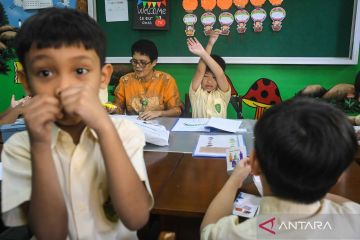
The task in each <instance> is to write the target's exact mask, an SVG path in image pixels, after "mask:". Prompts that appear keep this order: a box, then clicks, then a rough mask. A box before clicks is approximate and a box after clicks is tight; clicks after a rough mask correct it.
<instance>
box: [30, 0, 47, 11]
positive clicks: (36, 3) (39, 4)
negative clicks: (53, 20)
mask: <svg viewBox="0 0 360 240" xmlns="http://www.w3.org/2000/svg"><path fill="white" fill-rule="evenodd" d="M52 6H53V1H52V0H23V8H24V10H28V9H41V8H49V7H52Z"/></svg>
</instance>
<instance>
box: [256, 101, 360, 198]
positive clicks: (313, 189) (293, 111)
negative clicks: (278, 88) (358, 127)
mask: <svg viewBox="0 0 360 240" xmlns="http://www.w3.org/2000/svg"><path fill="white" fill-rule="evenodd" d="M254 137H255V141H254V146H255V153H256V156H257V159H258V161H259V165H260V168H261V171H262V173H263V174H264V176H265V178H266V180H267V182H268V184H269V187H270V189H271V191H272V193H273V194H274V196H277V197H279V198H282V199H287V200H292V201H295V202H300V203H312V202H315V201H317V200H320V199H321V198H323V197H324V196H325V194H326V193H327V192H328V191H329V190H330V188H331V187H332V186H333V185H334V184H335V183H336V182H337V180H338V178H339V177H340V175H341V173H342V172H343V171H344V170H345V169H346V168H347V167H348V166H349V165H350V163H351V162H352V161H353V159H354V155H355V153H356V150H357V147H358V146H357V140H356V136H355V131H354V128H353V126H352V125H351V124H350V121H349V120H348V119H347V118H346V116H345V115H344V113H343V112H341V111H340V110H339V109H337V108H336V107H334V106H332V105H331V104H329V103H326V102H323V101H317V100H315V99H312V98H308V97H297V98H293V99H291V100H287V101H285V102H282V103H280V104H277V105H274V106H273V107H271V108H270V109H268V110H267V111H266V112H265V113H264V114H263V115H262V117H261V118H260V119H259V120H258V122H257V123H256V125H255V129H254Z"/></svg>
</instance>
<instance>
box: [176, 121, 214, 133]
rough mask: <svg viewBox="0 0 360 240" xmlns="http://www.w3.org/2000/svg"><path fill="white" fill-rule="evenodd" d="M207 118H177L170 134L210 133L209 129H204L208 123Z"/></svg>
mask: <svg viewBox="0 0 360 240" xmlns="http://www.w3.org/2000/svg"><path fill="white" fill-rule="evenodd" d="M208 121H209V119H208V118H179V119H178V120H177V122H176V124H175V126H174V127H173V128H172V129H171V131H172V132H210V129H208V128H205V126H206V124H207V123H208Z"/></svg>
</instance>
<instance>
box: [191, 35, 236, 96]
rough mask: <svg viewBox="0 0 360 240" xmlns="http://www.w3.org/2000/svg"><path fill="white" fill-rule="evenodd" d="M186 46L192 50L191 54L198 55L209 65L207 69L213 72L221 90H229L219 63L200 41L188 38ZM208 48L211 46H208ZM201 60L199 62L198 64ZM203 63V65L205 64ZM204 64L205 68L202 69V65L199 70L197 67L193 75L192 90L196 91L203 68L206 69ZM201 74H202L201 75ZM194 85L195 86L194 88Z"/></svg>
mask: <svg viewBox="0 0 360 240" xmlns="http://www.w3.org/2000/svg"><path fill="white" fill-rule="evenodd" d="M188 48H189V51H190V52H192V53H193V54H195V55H197V56H199V57H200V58H201V60H202V61H203V62H204V63H205V64H206V65H207V66H208V67H209V69H210V70H211V71H212V72H213V74H214V75H215V78H216V81H217V84H218V87H219V89H220V90H221V91H223V92H226V91H228V90H229V84H228V82H227V80H226V76H225V74H224V71H223V70H222V68H221V67H220V66H219V64H218V63H217V62H216V61H215V60H214V59H213V58H212V57H211V56H210V54H209V53H208V52H207V51H206V50H205V49H204V48H203V46H202V45H201V43H200V42H199V41H198V40H197V39H196V38H194V39H192V38H189V39H188ZM208 48H209V49H210V48H212V47H210V46H209V47H208ZM200 63H201V62H199V65H200ZM205 64H204V65H205ZM206 65H205V69H203V67H200V71H199V67H198V69H197V71H196V73H195V75H194V78H193V81H192V87H193V90H194V91H196V89H197V88H198V87H199V85H200V84H201V81H202V78H203V76H204V74H205V70H206ZM201 74H202V75H201ZM200 76H201V79H200ZM194 87H196V88H194Z"/></svg>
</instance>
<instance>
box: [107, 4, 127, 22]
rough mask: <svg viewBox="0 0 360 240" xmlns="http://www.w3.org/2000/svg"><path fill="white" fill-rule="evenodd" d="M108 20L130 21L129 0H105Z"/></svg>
mask: <svg viewBox="0 0 360 240" xmlns="http://www.w3.org/2000/svg"><path fill="white" fill-rule="evenodd" d="M105 18H106V22H117V21H129V13H128V1H127V0H105Z"/></svg>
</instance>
